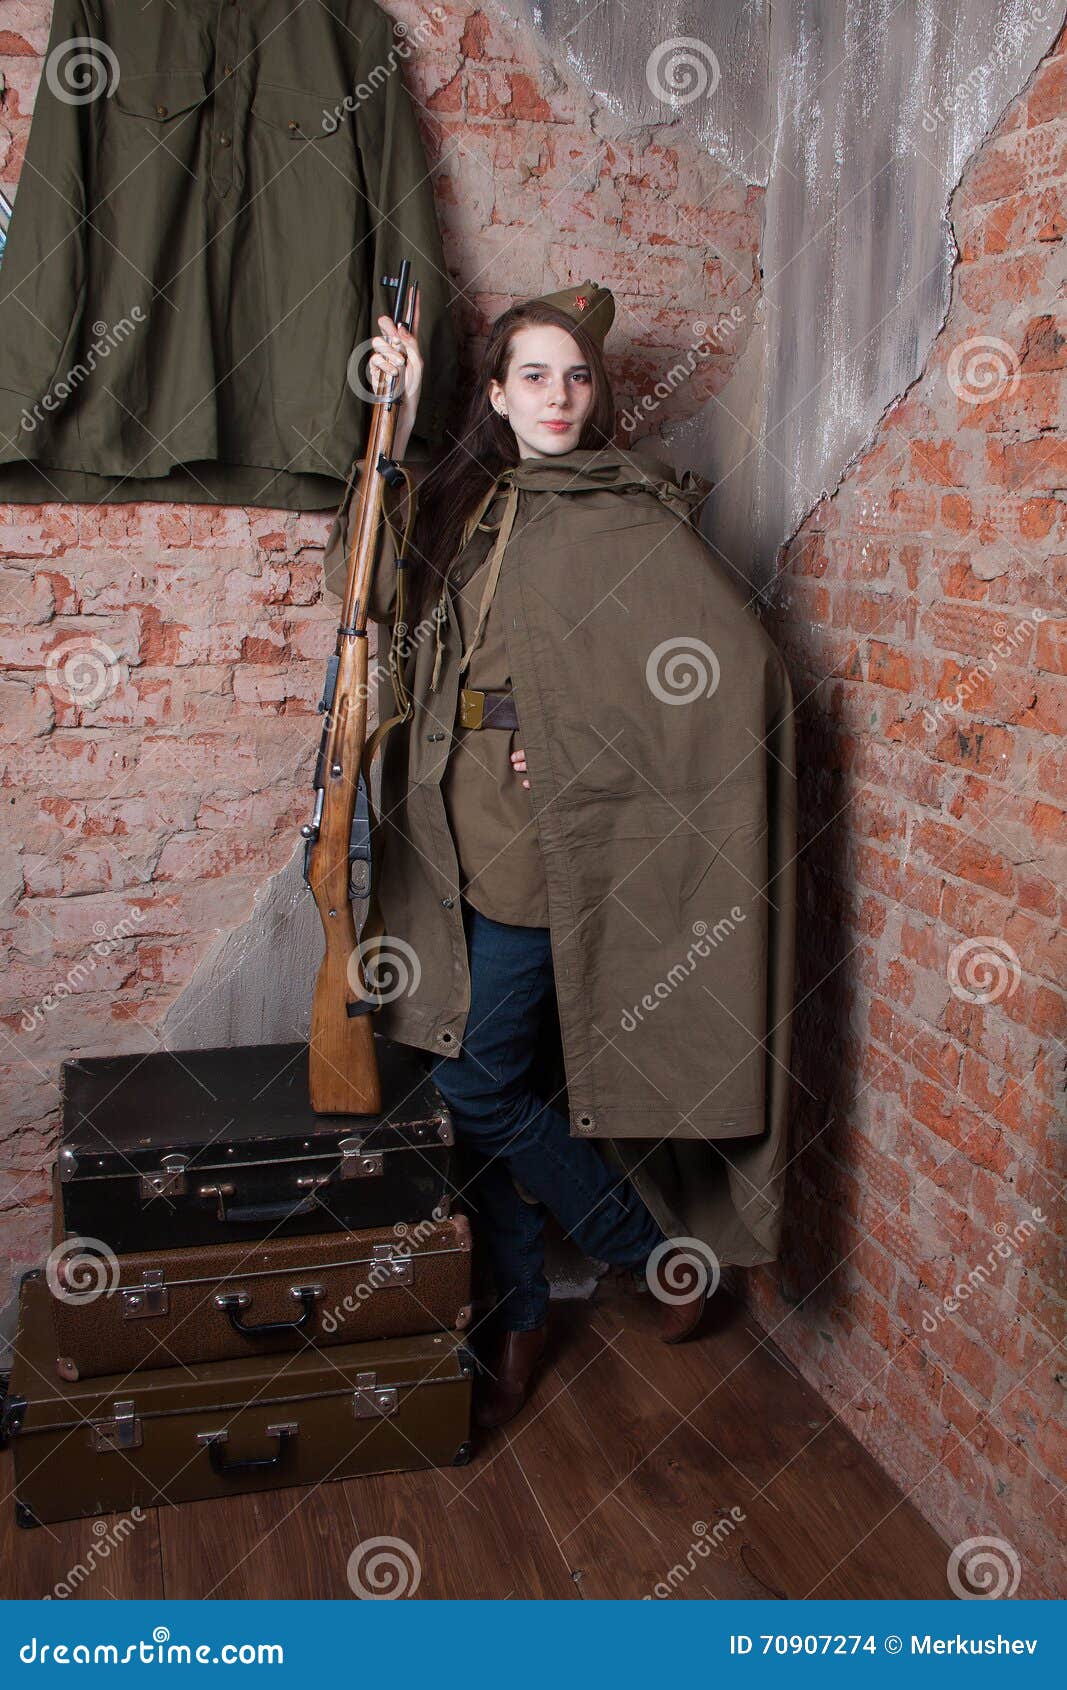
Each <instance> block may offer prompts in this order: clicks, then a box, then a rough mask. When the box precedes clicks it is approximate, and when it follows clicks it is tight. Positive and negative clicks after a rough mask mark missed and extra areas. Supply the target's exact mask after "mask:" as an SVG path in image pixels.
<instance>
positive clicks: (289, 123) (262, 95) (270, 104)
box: [248, 82, 357, 192]
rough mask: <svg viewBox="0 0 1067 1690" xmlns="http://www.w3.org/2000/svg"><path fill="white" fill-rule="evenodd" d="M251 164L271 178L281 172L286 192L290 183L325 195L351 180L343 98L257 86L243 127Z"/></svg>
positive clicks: (354, 174) (263, 84)
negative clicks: (256, 164) (250, 155)
mask: <svg viewBox="0 0 1067 1690" xmlns="http://www.w3.org/2000/svg"><path fill="white" fill-rule="evenodd" d="M248 140H249V147H250V149H251V152H252V155H253V162H255V159H256V158H258V160H259V161H260V164H261V167H262V170H264V171H266V172H269V173H270V175H271V176H273V174H274V173H276V172H278V171H284V172H285V173H286V178H287V180H288V187H289V191H291V190H292V188H293V186H294V183H300V184H301V185H302V186H304V187H305V188H310V189H311V190H312V191H316V190H317V189H318V188H319V185H320V184H321V190H320V191H323V192H325V191H327V190H328V189H329V187H330V185H331V179H332V181H333V182H334V183H343V184H344V185H345V186H346V187H347V188H348V190H349V191H351V186H352V184H353V183H355V182H356V180H357V165H356V152H355V146H354V143H353V139H352V123H351V118H350V116H349V112H348V109H347V106H346V103H345V95H343V94H320V93H316V92H315V91H314V90H309V89H303V88H287V87H285V86H283V84H281V83H277V82H260V83H258V84H257V86H256V91H255V95H254V96H253V99H252V106H251V111H250V113H249V125H248ZM267 180H269V178H267Z"/></svg>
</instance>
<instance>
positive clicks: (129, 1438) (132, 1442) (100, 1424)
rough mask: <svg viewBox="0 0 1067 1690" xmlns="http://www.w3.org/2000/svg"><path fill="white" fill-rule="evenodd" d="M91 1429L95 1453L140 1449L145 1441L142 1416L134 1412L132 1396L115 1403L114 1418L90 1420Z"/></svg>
mask: <svg viewBox="0 0 1067 1690" xmlns="http://www.w3.org/2000/svg"><path fill="white" fill-rule="evenodd" d="M89 1431H90V1434H91V1440H92V1445H91V1447H92V1449H93V1452H94V1453H95V1454H99V1453H102V1452H103V1451H105V1450H116V1449H140V1447H141V1444H142V1443H143V1442H144V1439H143V1436H142V1433H141V1417H140V1415H139V1414H135V1413H134V1412H133V1400H132V1398H129V1399H127V1400H125V1401H124V1402H117V1403H116V1404H115V1413H114V1416H113V1418H112V1419H110V1420H93V1421H90V1424H89Z"/></svg>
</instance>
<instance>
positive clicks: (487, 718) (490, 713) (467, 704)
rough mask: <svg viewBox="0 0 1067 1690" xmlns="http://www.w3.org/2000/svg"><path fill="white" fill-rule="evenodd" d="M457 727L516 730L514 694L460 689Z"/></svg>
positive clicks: (468, 688)
mask: <svg viewBox="0 0 1067 1690" xmlns="http://www.w3.org/2000/svg"><path fill="white" fill-rule="evenodd" d="M459 725H460V727H461V728H517V727H518V725H519V717H518V713H517V711H516V709H515V698H514V694H512V693H510V692H480V691H479V690H478V688H477V687H461V688H460V694H459Z"/></svg>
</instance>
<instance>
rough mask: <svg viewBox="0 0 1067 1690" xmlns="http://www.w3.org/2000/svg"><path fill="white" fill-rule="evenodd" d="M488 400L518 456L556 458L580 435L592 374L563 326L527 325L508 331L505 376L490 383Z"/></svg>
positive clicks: (590, 395)
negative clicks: (509, 433) (508, 430)
mask: <svg viewBox="0 0 1067 1690" xmlns="http://www.w3.org/2000/svg"><path fill="white" fill-rule="evenodd" d="M489 399H490V403H491V404H493V405H495V406H496V409H497V410H498V411H499V412H501V413H503V412H505V411H506V412H507V421H508V422H509V423H510V424H511V427H512V428H513V429H514V431H515V438H516V440H517V441H518V446H519V456H520V457H521V458H552V457H559V455H560V454H561V453H562V452H573V451H574V449H575V447H576V446H577V444H578V441H579V439H580V437H581V433H582V424H583V423H584V422H585V419H586V417H587V416H588V414H589V409H590V407H591V405H592V403H593V376H592V372H591V370H590V368H589V365H588V364H587V363H586V361H585V359H584V357H583V355H582V351H581V348H580V347H579V345H578V342H577V341H576V340H575V339H574V338H573V337H572V336H571V335H569V334H568V333H567V331H566V329H557V328H555V327H554V326H552V325H551V324H539V325H537V326H535V325H533V324H530V325H528V326H527V327H526V328H523V329H516V331H515V333H514V334H513V335H512V337H511V361H510V363H509V365H508V373H507V380H506V381H505V382H503V384H501V383H500V382H498V381H491V382H490V383H489ZM564 424H565V425H566V426H565V427H564V426H560V425H564ZM550 425H557V426H550Z"/></svg>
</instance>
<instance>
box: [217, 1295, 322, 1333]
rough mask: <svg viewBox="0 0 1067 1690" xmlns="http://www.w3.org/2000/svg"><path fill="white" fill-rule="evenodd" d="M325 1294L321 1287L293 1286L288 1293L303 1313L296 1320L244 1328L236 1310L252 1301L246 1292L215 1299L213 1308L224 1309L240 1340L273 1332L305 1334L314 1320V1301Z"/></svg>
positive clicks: (269, 1321) (261, 1322)
mask: <svg viewBox="0 0 1067 1690" xmlns="http://www.w3.org/2000/svg"><path fill="white" fill-rule="evenodd" d="M324 1294H325V1293H324V1291H323V1288H322V1286H321V1285H294V1286H293V1288H292V1290H291V1291H290V1292H289V1295H290V1297H295V1298H296V1299H297V1301H298V1302H301V1303H303V1305H304V1312H303V1314H302V1315H299V1316H298V1317H297V1319H296V1320H261V1321H260V1322H259V1323H258V1324H254V1325H248V1326H246V1325H245V1324H244V1323H243V1322H242V1320H241V1318H240V1315H239V1314H238V1312H237V1311H238V1309H243V1308H247V1307H248V1304H249V1303H250V1302H251V1301H252V1299H251V1297H250V1296H249V1294H248V1292H247V1291H231V1292H226V1293H223V1294H221V1295H220V1296H218V1297H216V1298H215V1307H216V1308H217V1309H224V1310H225V1311H226V1313H227V1314H228V1315H229V1317H230V1325H231V1326H232V1327H233V1329H234V1331H235V1332H239V1333H240V1334H241V1337H242V1338H265V1337H269V1336H270V1335H271V1334H272V1333H274V1332H286V1333H289V1332H305V1331H306V1330H307V1328H308V1327H309V1326H311V1325H312V1324H313V1323H314V1320H315V1299H316V1297H321V1296H323V1295H324Z"/></svg>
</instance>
